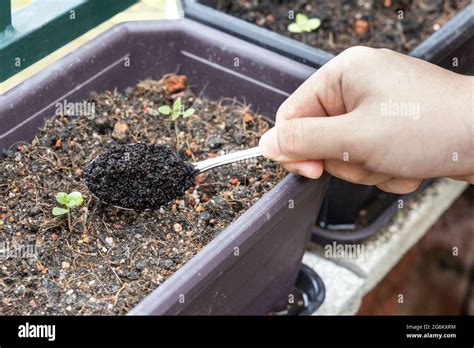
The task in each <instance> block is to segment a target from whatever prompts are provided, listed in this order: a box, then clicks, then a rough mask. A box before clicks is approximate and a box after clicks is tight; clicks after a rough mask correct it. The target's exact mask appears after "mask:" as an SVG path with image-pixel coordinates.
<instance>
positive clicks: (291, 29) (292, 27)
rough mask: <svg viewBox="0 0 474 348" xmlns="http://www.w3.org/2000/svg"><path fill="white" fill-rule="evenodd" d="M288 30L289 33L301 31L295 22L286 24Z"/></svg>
mask: <svg viewBox="0 0 474 348" xmlns="http://www.w3.org/2000/svg"><path fill="white" fill-rule="evenodd" d="M288 31H289V32H290V33H302V32H303V31H302V30H301V29H300V27H299V26H298V24H296V23H291V24H290V25H289V26H288Z"/></svg>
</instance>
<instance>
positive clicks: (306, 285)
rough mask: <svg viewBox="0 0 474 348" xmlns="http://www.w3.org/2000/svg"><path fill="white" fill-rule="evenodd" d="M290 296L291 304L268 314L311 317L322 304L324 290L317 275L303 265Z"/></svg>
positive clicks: (324, 294)
mask: <svg viewBox="0 0 474 348" xmlns="http://www.w3.org/2000/svg"><path fill="white" fill-rule="evenodd" d="M290 295H291V303H287V305H286V306H285V308H283V309H279V310H278V309H276V310H274V311H272V312H271V313H269V314H270V315H290V316H291V315H299V316H305V315H311V314H313V313H314V312H315V311H316V310H317V309H318V308H319V307H320V306H321V305H322V303H323V302H324V299H325V297H326V288H325V287H324V283H323V280H322V279H321V278H320V277H319V275H318V274H317V273H316V272H315V271H314V270H313V269H312V268H310V267H308V266H306V265H305V264H303V267H302V268H301V270H300V273H298V278H297V279H296V284H295V288H294V289H293V291H292V292H291V294H290ZM289 298H290V297H289Z"/></svg>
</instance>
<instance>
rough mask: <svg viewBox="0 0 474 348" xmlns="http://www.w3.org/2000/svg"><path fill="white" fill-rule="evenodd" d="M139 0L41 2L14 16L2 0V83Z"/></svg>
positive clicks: (0, 47)
mask: <svg viewBox="0 0 474 348" xmlns="http://www.w3.org/2000/svg"><path fill="white" fill-rule="evenodd" d="M136 2H137V0H47V1H45V0H38V1H35V2H33V3H32V4H30V5H29V6H27V7H25V8H24V9H22V10H20V11H17V12H15V13H14V14H13V15H12V13H11V3H10V0H0V82H1V81H4V80H6V79H7V78H8V77H10V76H12V75H14V74H16V73H17V72H19V71H21V70H23V69H24V68H26V67H28V66H30V65H31V64H33V63H34V62H36V61H38V60H39V59H41V58H43V57H44V56H46V55H48V54H49V53H51V52H52V51H54V50H56V49H58V48H59V47H61V46H63V45H64V44H66V43H68V42H69V41H71V40H72V39H74V38H76V37H78V36H79V35H81V34H83V33H85V32H86V31H87V30H89V29H91V28H93V27H95V26H96V25H97V24H99V23H101V22H103V21H105V20H106V19H108V18H110V17H112V16H113V15H114V14H116V13H118V12H120V11H123V10H124V9H126V8H127V7H129V6H130V5H132V4H134V3H136Z"/></svg>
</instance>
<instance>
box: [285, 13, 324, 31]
mask: <svg viewBox="0 0 474 348" xmlns="http://www.w3.org/2000/svg"><path fill="white" fill-rule="evenodd" d="M320 26H321V20H320V19H319V18H311V19H310V18H308V16H306V15H305V14H302V13H298V14H297V15H296V21H295V22H294V23H291V24H290V25H288V28H287V29H288V31H289V32H291V33H309V32H311V31H313V30H316V29H318V28H319V27H320Z"/></svg>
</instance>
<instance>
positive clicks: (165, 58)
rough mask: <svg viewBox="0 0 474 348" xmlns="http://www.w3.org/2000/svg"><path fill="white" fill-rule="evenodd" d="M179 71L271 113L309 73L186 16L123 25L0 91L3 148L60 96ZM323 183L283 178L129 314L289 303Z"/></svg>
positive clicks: (210, 92) (23, 137) (197, 86)
mask: <svg viewBox="0 0 474 348" xmlns="http://www.w3.org/2000/svg"><path fill="white" fill-rule="evenodd" d="M236 60H238V61H239V62H240V64H239V65H238V66H236V65H235V62H236ZM178 68H179V71H180V73H182V74H185V75H187V77H188V80H189V83H190V85H191V86H193V88H194V90H196V91H201V90H202V91H203V92H202V93H203V95H204V96H205V97H208V98H211V99H213V98H219V97H223V96H225V97H236V98H237V99H245V100H246V101H247V102H249V103H251V104H252V106H253V108H254V109H255V110H258V111H259V112H261V113H262V114H264V115H266V116H268V117H269V119H271V118H272V117H274V115H275V111H276V109H277V107H278V106H279V104H280V103H281V102H282V101H283V100H284V99H285V98H286V97H287V96H288V94H289V93H291V92H292V91H293V90H294V89H295V88H296V86H298V85H299V84H300V83H301V82H302V81H303V80H304V79H305V78H306V77H307V76H308V75H309V74H310V73H311V69H310V68H308V67H306V66H304V65H302V64H300V63H298V62H294V61H291V60H289V59H286V58H284V57H281V56H279V55H277V54H275V53H272V52H270V51H267V50H264V49H262V48H259V47H256V46H254V45H252V44H249V43H247V42H245V41H241V40H239V39H237V38H234V37H231V36H229V35H227V34H224V33H221V32H218V31H216V30H214V29H211V28H209V27H206V26H203V25H201V24H198V23H196V22H193V21H191V20H187V19H186V20H179V21H147V22H131V23H124V24H121V25H118V26H116V27H114V28H112V29H111V30H109V31H107V32H105V33H104V34H102V35H101V36H99V37H98V38H96V39H94V40H92V41H91V42H89V43H87V44H85V45H84V46H82V47H81V48H79V49H77V50H76V51H74V52H73V53H71V54H69V55H67V56H66V57H64V58H62V59H61V60H59V61H58V62H56V63H54V64H52V65H51V66H49V67H47V68H45V69H44V70H42V71H41V72H39V73H38V74H36V75H34V76H33V77H31V78H29V79H28V80H26V81H25V82H23V83H22V84H20V85H18V86H17V87H15V88H13V89H11V90H10V91H8V92H6V93H5V94H4V95H1V96H0V148H7V147H10V146H12V145H13V144H14V143H16V142H19V141H28V140H31V139H32V137H33V136H34V135H35V133H36V132H37V129H38V127H40V126H41V125H42V124H43V121H44V119H45V118H47V117H50V116H52V115H53V114H54V111H55V104H56V103H57V102H62V101H63V100H65V99H67V101H68V102H75V101H80V100H83V99H84V98H87V97H88V96H89V93H90V92H91V91H102V90H106V89H112V90H113V89H115V88H117V89H119V90H123V89H125V88H126V87H128V86H132V85H134V84H136V83H137V82H138V81H139V80H143V79H146V78H160V77H161V76H162V75H163V74H165V73H169V72H175V71H177V69H178ZM257 78H258V79H257ZM327 182H328V176H327V175H325V176H324V177H322V178H321V179H320V180H307V179H305V178H303V177H300V176H296V175H288V176H286V177H285V178H284V179H283V180H282V181H281V182H280V183H279V184H278V185H277V186H275V187H274V188H273V189H272V190H271V191H270V192H268V193H267V194H265V195H264V196H263V197H262V198H261V199H260V200H259V201H258V202H257V203H256V204H255V205H254V206H252V207H251V208H250V209H249V210H248V211H246V212H245V213H244V214H243V215H242V216H240V218H238V219H237V220H236V221H235V222H234V223H232V224H231V225H230V226H228V227H227V228H226V229H225V230H224V231H222V233H220V234H219V235H218V236H217V237H216V238H215V239H214V240H213V241H212V242H211V243H209V244H208V245H207V246H206V247H205V248H204V249H203V250H202V251H200V252H199V253H198V254H197V255H196V256H195V257H193V258H192V259H191V260H190V261H189V262H188V263H186V264H185V265H184V266H183V267H182V268H181V269H180V270H178V271H177V272H176V273H175V274H174V275H172V276H171V277H170V278H169V279H168V280H166V281H165V282H164V283H163V284H162V285H160V287H159V288H158V289H156V290H155V291H154V292H152V293H151V294H150V295H149V296H147V297H146V298H145V299H143V300H142V302H141V303H139V304H138V305H137V306H136V307H135V308H134V309H133V310H132V311H131V314H266V313H268V312H269V311H270V310H272V309H273V308H276V307H278V306H280V305H282V304H284V303H286V302H287V299H288V294H289V293H290V291H291V290H292V288H293V286H294V284H295V280H296V277H297V275H298V272H299V270H300V268H301V258H302V256H303V253H304V250H305V248H306V245H307V243H308V241H309V239H310V235H311V230H312V227H313V226H314V223H315V217H316V216H317V213H318V211H319V207H320V205H321V201H322V198H323V195H324V192H325V189H326V186H327ZM290 202H291V204H290Z"/></svg>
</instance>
